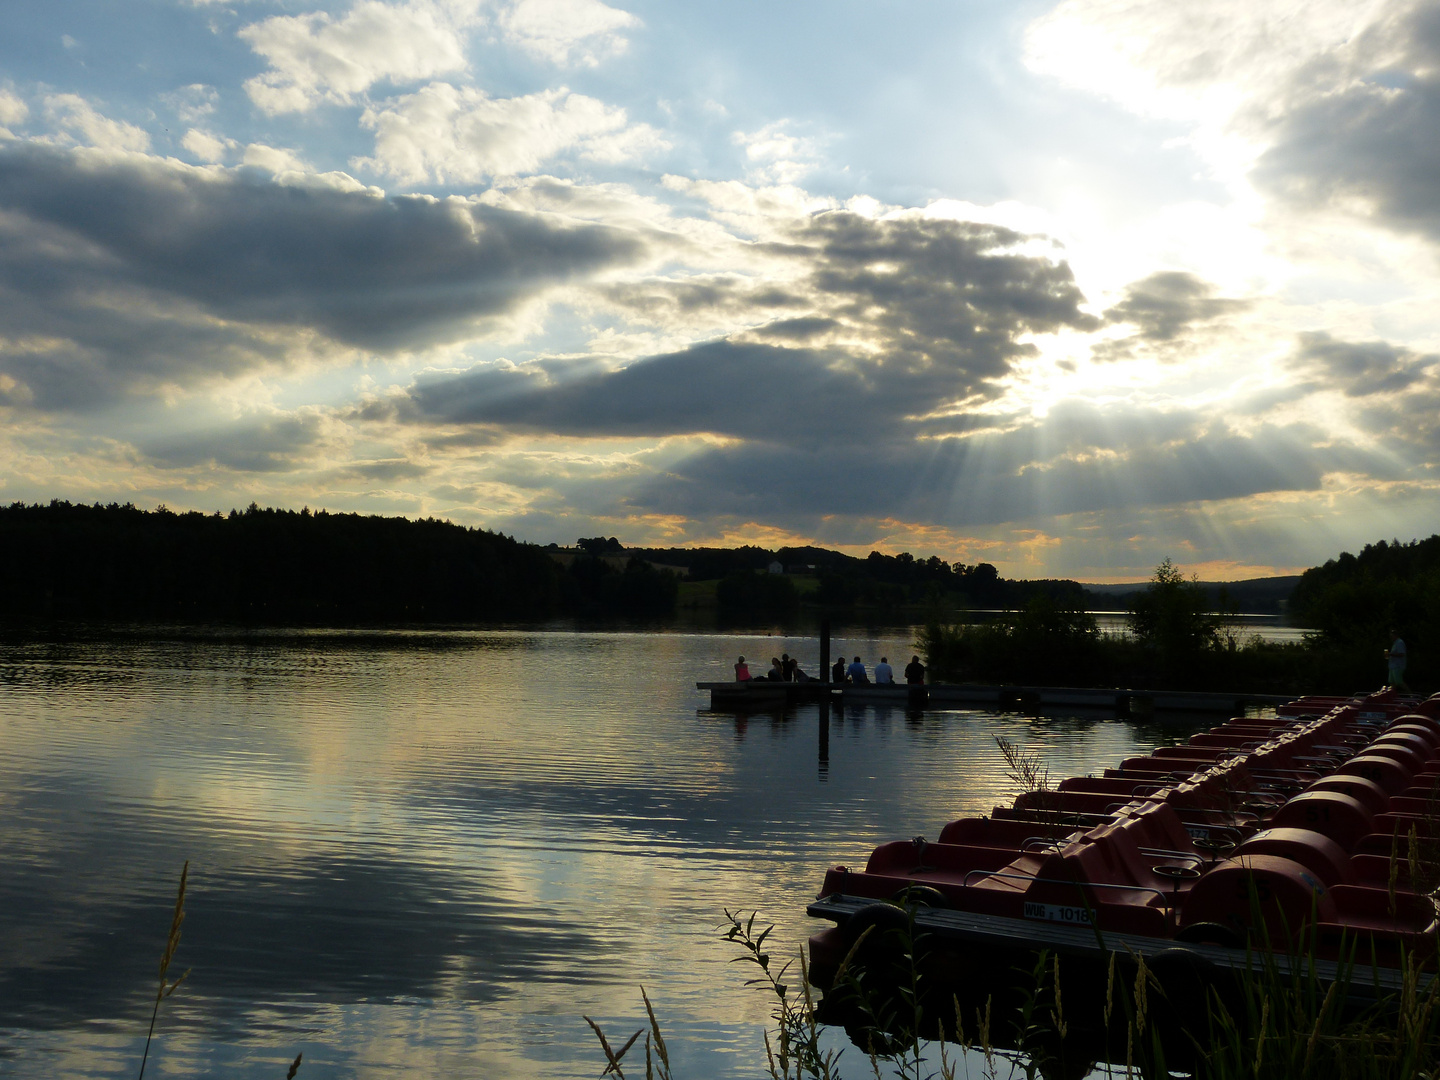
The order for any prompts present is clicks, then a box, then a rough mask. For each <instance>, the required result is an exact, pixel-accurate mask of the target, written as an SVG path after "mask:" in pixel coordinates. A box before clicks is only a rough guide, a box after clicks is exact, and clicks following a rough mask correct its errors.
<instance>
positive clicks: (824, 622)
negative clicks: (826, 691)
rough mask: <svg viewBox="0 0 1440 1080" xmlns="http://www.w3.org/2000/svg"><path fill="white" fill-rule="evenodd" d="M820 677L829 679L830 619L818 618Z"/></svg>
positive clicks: (825, 680)
mask: <svg viewBox="0 0 1440 1080" xmlns="http://www.w3.org/2000/svg"><path fill="white" fill-rule="evenodd" d="M820 679H821V681H822V682H829V681H830V620H829V619H821V620H820Z"/></svg>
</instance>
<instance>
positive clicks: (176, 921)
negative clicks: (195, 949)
mask: <svg viewBox="0 0 1440 1080" xmlns="http://www.w3.org/2000/svg"><path fill="white" fill-rule="evenodd" d="M189 877H190V860H189V859H186V860H185V865H184V866H183V867H181V869H180V888H179V889H178V890H177V891H176V893H175V911H174V913H173V914H172V915H171V916H170V933H169V935H168V936H167V937H166V939H165V949H164V951H163V952H162V953H161V954H160V984H159V986H157V987H156V989H155V1007H154V1008H153V1009H151V1010H150V1030H149V1031H148V1032H146V1034H145V1053H144V1054H143V1055H142V1056H141V1058H140V1072H139V1074H138V1076H137V1077H136V1080H144V1076H145V1064H146V1062H148V1061H149V1060H150V1043H151V1041H153V1040H154V1038H155V1021H156V1020H157V1019H158V1018H159V1016H160V1002H162V1001H164V1000H165V999H166V998H168V997H169V996H170V995H171V994H173V993H175V991H176V990H178V989H179V988H180V984H181V983H183V982H184V981H185V980H186V978H188V977H189V975H190V969H189V968H186V969H185V972H184V974H182V975H181V976H180V977H179V978H178V979H176V980H175V981H174V982H171V981H170V965H171V963H172V962H173V961H174V960H175V950H176V949H178V948H179V947H180V927H181V926H182V925H183V924H184V922H185V883H186V881H187V880H188V879H189Z"/></svg>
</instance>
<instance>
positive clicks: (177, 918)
mask: <svg viewBox="0 0 1440 1080" xmlns="http://www.w3.org/2000/svg"><path fill="white" fill-rule="evenodd" d="M189 880H190V860H189V859H186V860H185V865H184V866H183V867H181V868H180V887H179V888H178V889H177V890H176V891H175V910H174V911H173V912H172V913H171V915H170V932H169V933H168V934H167V935H166V937H165V948H164V949H163V950H162V951H161V953H160V980H159V984H158V985H157V986H156V989H155V1005H154V1007H153V1008H152V1009H151V1010H150V1029H149V1031H147V1032H146V1033H145V1052H144V1054H142V1055H141V1057H140V1072H139V1073H138V1074H137V1075H136V1078H135V1080H145V1066H146V1065H147V1064H148V1063H149V1061H150V1044H151V1043H152V1042H153V1041H154V1039H155V1023H156V1021H157V1020H158V1019H159V1018H160V1003H161V1002H162V1001H164V1000H165V999H166V998H168V997H169V996H170V995H171V994H173V993H175V991H176V990H178V989H180V984H181V983H183V982H184V981H185V980H186V979H188V978H189V977H190V970H191V969H190V968H186V969H185V971H184V973H183V974H181V976H180V977H179V978H178V979H174V980H172V979H171V978H170V965H171V964H173V963H174V962H175V952H176V950H178V949H179V948H180V928H181V926H183V925H184V923H185V886H186V885H187V884H188V882H189ZM304 1056H305V1055H304V1054H296V1055H295V1060H294V1061H292V1062H291V1063H290V1069H289V1071H287V1072H286V1073H285V1080H295V1074H296V1073H298V1072H299V1071H300V1060H301V1059H302V1058H303V1057H304ZM665 1080H670V1078H669V1077H666V1078H665Z"/></svg>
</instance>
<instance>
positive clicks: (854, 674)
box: [845, 656, 870, 686]
mask: <svg viewBox="0 0 1440 1080" xmlns="http://www.w3.org/2000/svg"><path fill="white" fill-rule="evenodd" d="M845 674H846V675H848V676H849V677H850V684H851V685H852V686H865V685H868V684H869V682H870V676H869V675H866V674H865V665H864V664H862V663H861V662H860V657H858V656H857V657H855V660H854V662H852V663H851V665H850V666H849V667H848V668H846V669H845Z"/></svg>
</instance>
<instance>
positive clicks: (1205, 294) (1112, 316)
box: [1090, 270, 1253, 361]
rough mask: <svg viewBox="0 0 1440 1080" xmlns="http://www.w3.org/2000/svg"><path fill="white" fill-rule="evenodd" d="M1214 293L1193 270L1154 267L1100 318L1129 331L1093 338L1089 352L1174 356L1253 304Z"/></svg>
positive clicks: (1107, 356)
mask: <svg viewBox="0 0 1440 1080" xmlns="http://www.w3.org/2000/svg"><path fill="white" fill-rule="evenodd" d="M1217 292H1218V290H1217V289H1216V287H1215V286H1214V285H1213V284H1211V283H1210V282H1208V281H1206V280H1204V279H1203V278H1201V277H1199V276H1198V275H1195V274H1191V273H1187V272H1184V271H1179V270H1162V271H1157V272H1155V273H1153V274H1150V275H1148V276H1147V277H1144V278H1142V279H1141V280H1139V281H1135V282H1131V283H1130V284H1129V285H1128V286H1126V289H1125V295H1124V297H1123V298H1122V299H1121V300H1120V301H1119V302H1118V303H1116V304H1114V305H1113V306H1112V307H1110V308H1109V309H1108V310H1107V311H1106V312H1105V315H1104V318H1105V321H1106V322H1107V323H1110V324H1112V325H1124V326H1129V327H1131V328H1132V333H1130V334H1129V335H1127V336H1125V337H1121V338H1112V339H1108V340H1102V341H1099V342H1097V343H1096V344H1095V346H1094V347H1093V348H1092V349H1091V353H1090V355H1091V356H1092V357H1093V358H1094V359H1096V360H1100V361H1114V360H1129V359H1135V358H1137V357H1140V356H1146V357H1150V358H1152V359H1158V360H1161V361H1173V360H1179V359H1181V358H1182V357H1184V356H1185V355H1187V354H1188V353H1191V352H1193V351H1194V349H1195V347H1196V346H1197V345H1200V344H1202V343H1204V342H1205V341H1206V340H1208V339H1209V337H1211V336H1212V335H1213V334H1215V333H1217V332H1224V331H1225V330H1227V329H1228V328H1229V317H1230V316H1233V315H1235V314H1237V313H1239V312H1241V311H1244V310H1246V309H1247V308H1250V307H1251V306H1253V305H1252V302H1251V301H1248V300H1240V299H1234V298H1229V297H1223V296H1218V295H1216V294H1217Z"/></svg>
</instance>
